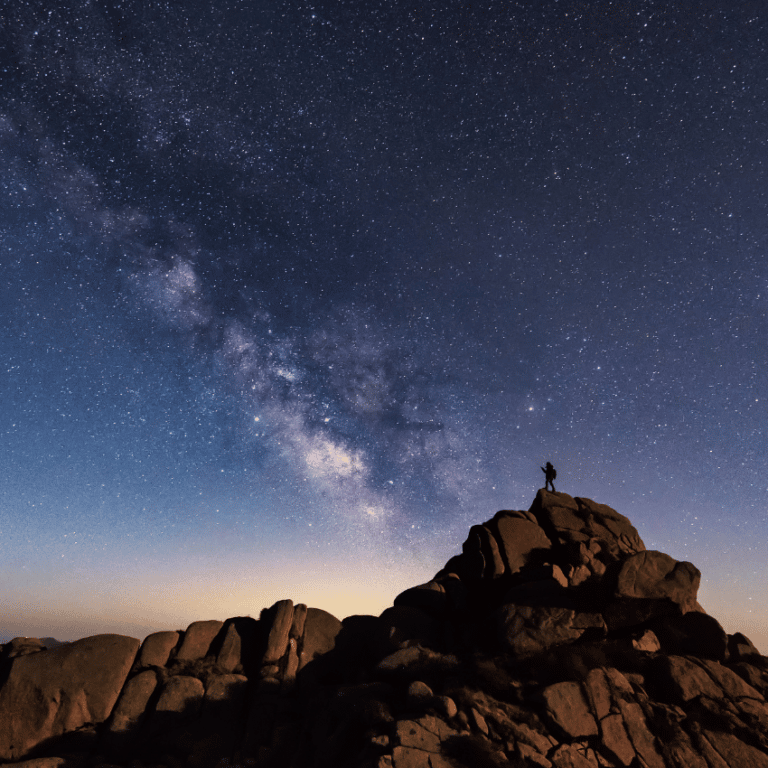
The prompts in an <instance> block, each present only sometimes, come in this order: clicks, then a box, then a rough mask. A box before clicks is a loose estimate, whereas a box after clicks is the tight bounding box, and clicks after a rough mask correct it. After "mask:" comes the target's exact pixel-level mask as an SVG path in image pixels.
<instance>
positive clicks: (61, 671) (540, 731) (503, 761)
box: [0, 491, 768, 768]
mask: <svg viewBox="0 0 768 768" xmlns="http://www.w3.org/2000/svg"><path fill="white" fill-rule="evenodd" d="M699 580H700V573H699V571H698V570H697V569H696V568H695V566H693V565H692V564H691V563H686V562H678V561H676V560H674V559H673V558H671V557H669V556H668V555H666V554H664V553H662V552H654V551H649V550H646V548H645V546H644V544H643V542H642V540H641V539H640V536H639V535H638V533H637V531H636V530H635V528H634V527H633V526H632V524H631V523H630V521H629V520H628V519H627V518H625V517H624V516H622V515H620V514H619V513H618V512H616V511H615V510H613V509H611V508H610V507H607V506H606V505H604V504H598V503H596V502H594V501H591V500H589V499H581V498H571V497H570V496H568V495H567V494H563V493H549V492H546V491H540V492H539V493H538V495H537V497H536V499H535V501H534V503H533V505H532V506H531V508H530V509H529V510H525V511H510V510H504V511H501V512H498V513H497V514H496V515H494V517H492V518H491V519H490V520H487V521H485V522H483V523H479V524H477V525H475V526H472V528H471V529H470V531H469V533H468V536H467V539H466V541H465V542H464V543H463V545H462V547H461V551H460V552H459V553H458V554H456V555H454V556H453V557H451V558H450V559H449V560H448V562H447V563H446V565H445V567H444V568H443V569H442V570H440V571H439V572H438V573H437V574H436V575H435V576H434V578H433V579H431V580H430V581H428V582H426V583H424V584H421V585H417V586H414V587H412V588H410V589H408V590H406V591H404V592H403V593H401V594H400V595H398V596H397V597H396V598H395V599H394V605H393V606H392V607H390V608H388V609H386V610H385V611H384V612H383V613H382V614H381V615H380V616H351V617H348V618H346V619H344V620H343V621H339V620H338V619H337V618H336V617H334V616H332V615H331V614H329V613H327V612H325V611H322V610H321V609H318V608H308V607H307V606H305V605H302V604H294V603H293V601H291V600H281V601H279V602H278V603H276V604H275V605H274V606H272V607H271V608H269V609H265V610H264V611H262V613H261V615H260V616H259V618H258V619H256V618H251V617H235V618H232V619H228V620H227V621H225V622H221V621H199V622H194V623H193V624H191V625H190V626H189V627H188V628H187V629H186V630H184V631H182V630H178V631H168V632H159V633H155V634H154V635H150V636H149V637H147V638H146V639H145V640H144V642H143V643H141V644H140V643H139V641H138V640H135V639H133V638H126V637H121V636H116V635H103V636H97V637H94V638H86V639H84V640H80V641H77V642H76V643H71V644H66V645H62V646H60V647H58V648H54V647H50V648H49V647H48V646H47V645H46V644H45V643H43V642H42V641H39V640H34V639H22V638H19V639H17V640H14V641H13V642H11V643H8V644H7V645H6V646H3V647H0V762H3V761H4V762H8V761H19V760H27V761H29V762H27V763H26V764H25V768H57V767H60V766H64V765H69V764H77V765H79V766H83V768H91V767H93V768H96V766H126V768H128V766H135V765H139V764H140V765H141V766H144V767H145V768H150V766H164V767H165V768H187V767H188V768H226V767H227V766H233V765H242V766H252V767H253V768H276V767H277V766H291V767H293V768H328V767H329V766H333V767H334V768H335V767H336V766H339V767H340V768H357V767H358V766H359V768H387V767H389V768H414V767H417V768H418V767H423V768H461V767H462V766H464V767H472V768H474V766H503V765H509V764H511V763H515V764H518V765H519V764H520V763H521V761H522V763H524V764H525V765H529V766H531V765H533V766H538V768H553V767H554V768H612V767H614V766H615V768H768V704H766V699H765V697H766V695H768V659H766V658H765V657H763V656H761V655H760V654H759V653H758V652H757V649H756V648H755V647H754V645H752V643H751V642H750V641H749V639H748V638H747V637H745V636H744V635H743V634H741V633H736V634H734V635H728V634H727V633H725V631H724V630H723V628H722V627H721V626H720V624H719V623H718V622H717V620H716V619H715V618H714V617H712V616H709V615H707V614H706V613H705V612H704V611H703V609H702V608H701V606H700V605H699V604H698V602H697V601H696V595H697V590H698V586H699ZM51 645H52V644H51ZM137 761H138V762H137Z"/></svg>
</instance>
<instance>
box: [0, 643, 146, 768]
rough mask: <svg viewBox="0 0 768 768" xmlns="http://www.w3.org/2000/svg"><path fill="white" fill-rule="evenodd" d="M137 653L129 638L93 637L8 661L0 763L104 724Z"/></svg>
mask: <svg viewBox="0 0 768 768" xmlns="http://www.w3.org/2000/svg"><path fill="white" fill-rule="evenodd" d="M138 649H139V641H138V640H137V639H136V638H134V637H125V636H123V635H95V636H94V637H87V638H84V639H82V640H77V641H76V642H74V643H70V644H68V645H62V646H59V647H58V648H53V649H51V650H47V651H41V652H40V653H34V654H31V655H28V656H19V657H17V658H15V659H13V660H11V661H10V664H9V667H8V672H7V679H6V680H5V683H4V684H3V686H2V688H0V760H5V761H12V760H19V759H20V758H23V757H24V756H25V755H27V754H28V753H29V751H30V750H31V749H33V748H34V747H35V746H37V745H38V744H40V743H41V742H43V741H46V740H47V739H52V738H55V737H57V736H61V735H62V734H65V733H68V732H70V731H74V730H77V729H78V728H81V727H83V726H85V725H86V724H98V723H102V722H104V721H105V720H106V719H107V717H109V714H110V713H111V711H112V707H113V706H114V705H115V702H116V701H117V697H118V695H119V694H120V690H121V688H122V687H123V683H124V682H125V679H126V677H127V675H128V671H129V670H130V668H131V665H132V664H133V661H134V658H135V657H136V652H137V651H138Z"/></svg>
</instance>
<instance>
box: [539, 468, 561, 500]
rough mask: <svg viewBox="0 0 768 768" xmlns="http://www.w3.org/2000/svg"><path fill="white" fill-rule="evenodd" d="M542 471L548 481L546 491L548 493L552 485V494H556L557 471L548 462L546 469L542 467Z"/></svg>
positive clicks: (545, 484)
mask: <svg viewBox="0 0 768 768" xmlns="http://www.w3.org/2000/svg"><path fill="white" fill-rule="evenodd" d="M541 471H542V472H543V473H544V477H545V478H546V481H545V482H544V490H545V491H548V490H549V486H550V485H551V486H552V493H555V478H556V477H557V470H556V469H555V468H554V467H553V466H552V464H551V463H550V462H547V466H546V469H545V468H544V467H542V468H541Z"/></svg>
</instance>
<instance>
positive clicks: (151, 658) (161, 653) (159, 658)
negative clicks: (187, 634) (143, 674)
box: [135, 632, 180, 669]
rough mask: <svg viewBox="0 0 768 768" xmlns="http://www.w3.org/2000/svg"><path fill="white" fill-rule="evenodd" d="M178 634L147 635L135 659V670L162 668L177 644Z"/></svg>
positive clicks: (158, 633) (159, 633)
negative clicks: (153, 667)
mask: <svg viewBox="0 0 768 768" xmlns="http://www.w3.org/2000/svg"><path fill="white" fill-rule="evenodd" d="M179 636H180V633H179V632H155V633H154V634H152V635H147V637H146V638H144V642H143V643H142V644H141V650H140V651H139V655H138V656H137V658H136V665H135V667H136V668H137V669H140V668H142V667H152V666H157V667H164V666H165V665H166V664H167V663H168V659H169V658H170V655H171V651H173V649H174V648H175V647H176V646H177V645H178V644H179Z"/></svg>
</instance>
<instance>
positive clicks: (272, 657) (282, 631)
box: [261, 600, 293, 667]
mask: <svg viewBox="0 0 768 768" xmlns="http://www.w3.org/2000/svg"><path fill="white" fill-rule="evenodd" d="M268 615H269V616H271V619H272V623H271V626H270V629H269V634H268V635H267V647H266V650H265V651H264V656H263V658H262V661H261V665H262V667H268V666H271V665H274V664H277V662H278V661H280V659H281V658H282V657H283V655H284V654H285V651H286V649H287V647H288V636H289V633H290V631H291V626H292V624H293V601H292V600H278V602H276V603H275V604H274V605H273V606H272V607H271V608H270V609H269V611H268Z"/></svg>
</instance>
